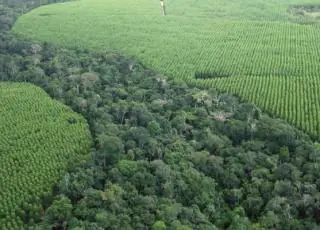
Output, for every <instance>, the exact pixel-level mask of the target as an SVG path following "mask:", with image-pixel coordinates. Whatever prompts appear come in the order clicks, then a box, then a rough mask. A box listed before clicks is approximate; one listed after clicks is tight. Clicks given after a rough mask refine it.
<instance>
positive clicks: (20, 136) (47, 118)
mask: <svg viewBox="0 0 320 230" xmlns="http://www.w3.org/2000/svg"><path fill="white" fill-rule="evenodd" d="M0 98H1V100H0V188H1V189H0V229H23V222H22V219H20V217H22V218H24V217H25V213H24V212H23V211H22V207H27V206H28V205H30V204H28V202H31V201H32V200H34V199H37V198H40V197H43V196H46V194H51V189H52V186H53V185H54V184H55V183H57V182H58V181H59V180H60V177H61V176H62V175H63V174H64V172H65V170H66V167H67V164H68V163H70V162H71V161H74V160H76V159H78V158H80V156H85V155H84V154H86V153H87V152H88V151H87V150H88V149H89V146H90V133H89V131H88V127H87V123H86V121H85V120H84V119H83V118H82V117H81V116H80V115H78V114H76V113H74V112H72V111H71V109H69V108H68V107H67V106H65V105H62V104H61V103H58V102H56V101H53V100H52V99H51V98H50V97H49V96H48V95H47V94H46V93H45V92H44V91H43V90H42V89H40V88H38V87H36V86H33V85H29V84H17V83H0ZM70 118H71V119H72V120H73V121H74V122H73V123H72V124H70V122H69V121H68V120H69V119H70ZM8 168H10V170H7V169H8ZM39 211H40V210H39Z"/></svg>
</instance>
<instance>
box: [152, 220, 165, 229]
mask: <svg viewBox="0 0 320 230" xmlns="http://www.w3.org/2000/svg"><path fill="white" fill-rule="evenodd" d="M151 229H152V230H166V229H167V227H166V224H165V223H164V222H163V221H161V220H158V221H156V222H155V223H154V224H153V225H152V228H151Z"/></svg>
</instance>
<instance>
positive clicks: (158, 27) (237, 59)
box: [13, 0, 320, 138]
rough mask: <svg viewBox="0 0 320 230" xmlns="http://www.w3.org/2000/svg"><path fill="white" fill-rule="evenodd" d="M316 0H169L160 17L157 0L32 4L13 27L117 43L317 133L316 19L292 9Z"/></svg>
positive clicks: (64, 41) (79, 42)
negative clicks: (39, 5) (164, 13)
mask: <svg viewBox="0 0 320 230" xmlns="http://www.w3.org/2000/svg"><path fill="white" fill-rule="evenodd" d="M317 2H319V1H316V0H230V1H225V0H214V1H209V0H203V1H198V0H183V1H182V0H170V1H169V0H168V1H167V3H166V6H167V13H168V15H167V16H166V17H163V16H161V14H160V4H159V1H158V0H135V1H131V0H122V1H118V0H81V1H74V2H68V3H62V4H56V5H50V6H43V7H40V8H38V9H35V10H33V11H32V12H30V13H28V14H26V15H24V16H22V17H21V18H20V19H19V20H18V21H17V23H16V25H15V26H14V28H13V31H14V32H16V33H17V34H19V35H21V36H24V37H28V38H31V39H34V40H40V41H50V42H53V43H56V44H59V45H63V46H67V47H85V48H89V49H93V50H99V51H107V50H118V51H120V52H122V53H124V54H126V55H131V56H134V57H136V58H138V59H139V60H141V61H142V62H143V63H144V64H146V65H148V66H149V67H152V68H154V69H155V70H157V71H159V72H161V73H163V74H165V75H167V76H169V77H177V78H182V79H184V80H186V81H187V82H188V83H191V84H195V85H198V86H207V87H216V88H217V89H219V90H221V91H228V92H233V93H235V94H237V95H239V96H240V97H242V98H243V99H247V100H250V101H252V102H254V103H256V104H257V105H258V106H260V107H261V108H263V109H264V110H266V111H269V112H272V113H273V114H274V115H276V116H278V117H281V118H284V119H286V120H287V121H288V122H290V123H291V124H294V125H296V126H297V127H299V128H301V129H302V130H305V131H307V132H308V133H309V134H311V135H312V136H313V137H316V138H317V136H319V134H320V96H319V95H320V93H319V92H318V91H320V24H319V22H320V20H319V21H318V19H317V18H318V17H316V16H314V15H317V14H318V12H317V11H316V12H306V13H302V14H301V13H300V14H298V13H294V12H292V11H290V10H289V9H290V7H292V6H294V5H295V4H296V5H298V4H300V5H301V4H302V5H303V4H306V3H308V4H311V3H314V4H315V3H317ZM310 14H312V15H313V16H310ZM195 73H206V79H198V78H196V76H195V75H196V74H195Z"/></svg>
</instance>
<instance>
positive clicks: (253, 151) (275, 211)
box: [0, 4, 320, 230]
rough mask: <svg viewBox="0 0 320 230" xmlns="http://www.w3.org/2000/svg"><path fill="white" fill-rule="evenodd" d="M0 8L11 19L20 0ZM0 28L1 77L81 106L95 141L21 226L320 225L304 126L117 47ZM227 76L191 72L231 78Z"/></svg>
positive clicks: (313, 158) (315, 164)
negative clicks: (149, 65)
mask: <svg viewBox="0 0 320 230" xmlns="http://www.w3.org/2000/svg"><path fill="white" fill-rule="evenodd" d="M93 5H94V4H93ZM4 9H5V10H3V12H5V13H4V14H5V17H8V18H11V21H14V15H15V13H14V12H16V11H17V9H15V8H13V9H12V8H4ZM88 9H90V8H89V7H88ZM18 11H19V9H18ZM168 13H169V9H168ZM11 15H13V16H11ZM5 17H2V19H3V18H5ZM48 17H49V16H48ZM0 20H1V18H0ZM1 39H2V40H1V43H0V63H1V65H0V76H1V79H2V80H3V81H17V82H25V81H26V82H30V83H34V84H36V85H38V86H41V87H42V88H43V89H45V91H46V92H47V93H49V94H50V95H51V96H52V97H53V98H55V99H57V100H60V101H61V102H64V103H65V104H67V105H69V106H70V107H71V108H72V109H73V110H74V111H77V112H79V113H81V114H82V115H83V116H84V117H85V118H86V119H87V122H88V124H89V126H90V130H91V134H92V138H93V142H94V144H93V146H92V149H91V150H90V152H91V155H90V156H91V157H90V159H85V160H84V161H81V162H79V163H76V164H74V165H71V166H72V167H70V168H69V170H68V173H66V174H65V175H64V176H63V178H61V180H60V182H59V183H58V184H57V186H56V188H55V190H54V191H55V195H54V196H50V195H48V196H46V197H43V198H42V199H41V200H34V201H33V203H32V205H31V203H30V205H26V207H25V209H24V212H25V213H26V215H21V214H20V216H23V217H24V219H23V220H21V221H23V223H24V227H25V228H28V229H34V230H40V229H41V230H45V229H73V230H80V229H82V230H83V229H98V230H102V229H128V230H130V229H134V230H136V229H137V230H145V229H152V230H162V229H167V230H190V229H194V230H197V229H199V230H200V229H201V230H203V229H204V230H205V229H208V230H209V229H210V230H212V229H230V230H232V229H250V230H251V229H254V230H260V229H261V230H262V229H281V230H282V229H318V228H319V224H318V223H319V222H320V216H319V213H320V203H319V201H320V193H319V190H320V183H319V178H320V175H319V170H318V169H319V166H320V157H319V156H320V152H319V146H317V148H316V147H315V146H314V144H313V143H312V141H311V140H310V138H309V137H308V136H307V135H305V134H303V133H302V132H301V131H298V130H297V129H295V128H293V127H292V126H290V125H288V124H287V123H285V122H284V121H281V120H278V119H273V118H270V117H269V116H268V115H265V114H263V113H261V111H260V110H259V108H257V107H256V106H255V105H254V104H251V103H239V101H238V100H237V98H235V97H233V96H231V95H229V94H221V93H218V92H217V91H215V90H214V89H213V86H214V85H211V87H210V89H208V88H204V89H203V88H200V87H199V88H197V87H194V86H193V87H191V86H188V85H187V84H186V83H185V82H184V81H183V80H181V79H169V78H167V77H165V76H164V75H162V74H159V73H156V72H154V71H152V70H149V69H146V68H144V67H143V66H142V65H141V64H139V63H138V62H136V61H135V60H134V59H130V58H125V57H123V56H121V55H119V54H117V53H106V52H99V53H92V52H89V51H88V50H86V49H80V48H78V49H75V50H68V49H62V48H57V47H55V46H54V45H52V44H49V43H47V42H45V43H40V42H38V43H37V42H35V41H33V42H26V41H21V40H19V39H17V38H16V37H15V36H14V35H12V34H10V33H8V32H7V31H2V32H1ZM199 72H200V71H199ZM223 75H225V76H223ZM223 75H221V74H219V73H217V72H214V71H212V72H211V71H208V72H206V71H203V72H202V73H201V72H200V73H199V74H197V78H199V80H197V81H195V80H194V83H197V82H203V83H206V82H208V81H209V79H206V78H212V81H217V84H218V80H219V79H225V80H226V81H229V82H232V81H234V79H235V78H234V77H232V76H229V75H228V74H227V72H223ZM252 78H254V77H252ZM239 79H241V77H239ZM272 79H273V78H270V80H272ZM238 83H239V82H238ZM206 84H207V83H206ZM247 84H248V82H246V81H244V82H243V85H242V86H243V87H244V86H246V85H247ZM271 86H272V85H271ZM271 86H270V87H271ZM232 87H236V84H235V83H234V84H233V85H232ZM273 87H275V86H273ZM297 87H298V84H297ZM231 89H232V88H231ZM285 89H286V88H285ZM260 91H262V90H260ZM279 92H280V91H279ZM255 95H258V93H256V94H255ZM280 95H282V94H280ZM270 101H273V100H271V98H270ZM69 122H70V123H74V120H73V119H71V120H69ZM70 125H71V124H70ZM65 146H69V143H65ZM0 191H1V190H0ZM42 210H43V211H42ZM15 217H16V218H19V215H17V216H15ZM11 228H13V229H19V228H15V226H11Z"/></svg>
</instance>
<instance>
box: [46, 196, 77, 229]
mask: <svg viewBox="0 0 320 230" xmlns="http://www.w3.org/2000/svg"><path fill="white" fill-rule="evenodd" d="M71 214H72V204H71V201H70V199H69V198H67V197H65V196H60V197H58V198H57V199H56V200H54V201H53V203H52V205H51V206H50V207H49V208H48V209H47V210H46V212H45V216H44V220H45V222H46V223H49V224H51V225H52V227H55V228H58V227H62V228H63V229H65V228H66V223H67V221H68V220H69V219H70V218H71Z"/></svg>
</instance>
